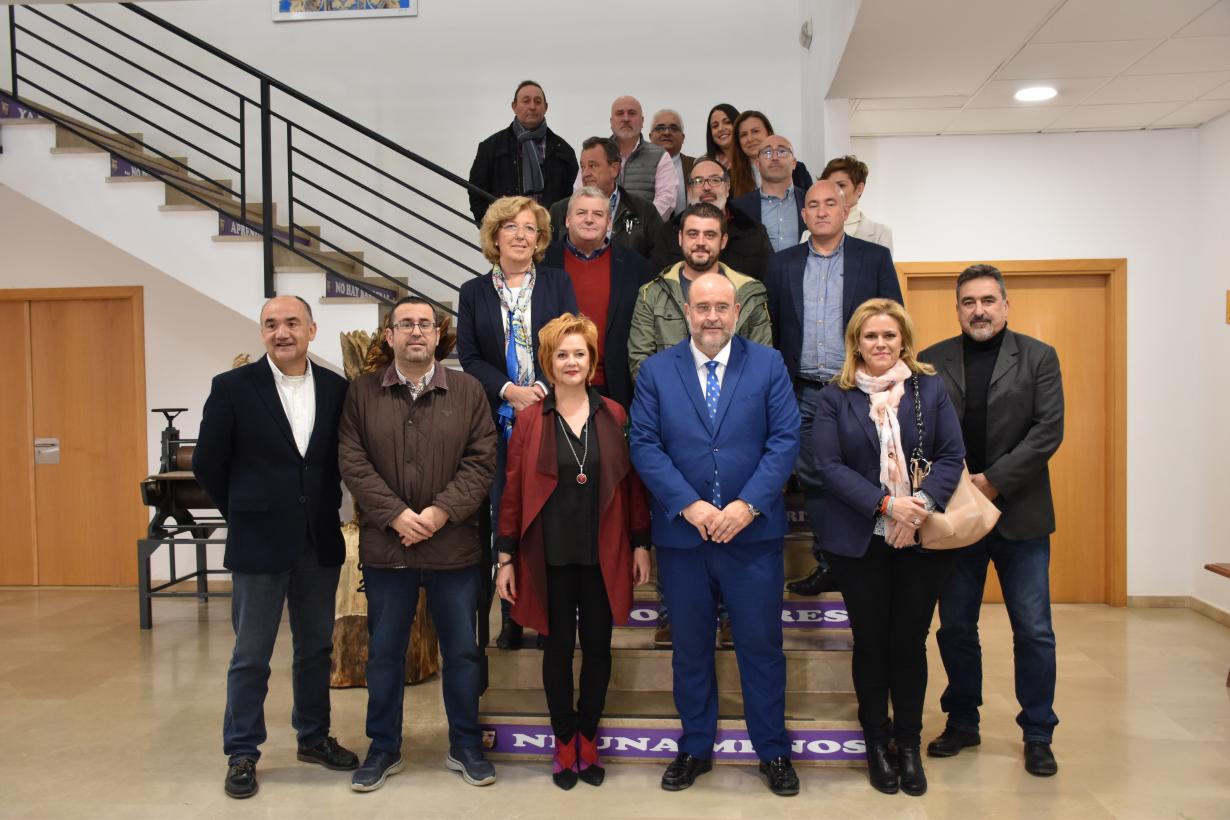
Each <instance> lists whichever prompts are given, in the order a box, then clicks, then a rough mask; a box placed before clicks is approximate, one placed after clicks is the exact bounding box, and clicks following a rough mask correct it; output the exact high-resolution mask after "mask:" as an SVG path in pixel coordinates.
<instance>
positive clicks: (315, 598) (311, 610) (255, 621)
mask: <svg viewBox="0 0 1230 820" xmlns="http://www.w3.org/2000/svg"><path fill="white" fill-rule="evenodd" d="M315 337H316V324H315V323H314V322H313V321H312V313H311V308H309V307H308V304H307V302H305V301H303V300H302V299H300V298H299V297H297V296H278V297H275V298H273V299H270V300H269V301H268V302H266V303H265V306H264V308H262V309H261V338H262V339H263V340H264V342H265V350H266V355H265V356H262V357H261V358H260V359H258V360H257V361H255V362H253V363H252V364H249V365H246V366H244V367H241V368H238V369H236V370H231V371H229V372H227V373H223V374H221V375H219V376H216V377H215V378H214V381H213V386H212V388H211V389H210V391H209V398H208V399H207V400H206V401H205V409H204V412H203V414H202V418H201V428H200V432H199V433H198V438H197V446H196V450H195V452H194V453H193V457H192V469H193V471H194V472H195V473H196V477H197V479H198V480H199V481H200V482H201V486H202V487H204V488H205V492H207V493H208V494H209V497H210V498H211V499H212V500H213V502H214V504H215V505H217V507H218V510H219V511H220V512H221V513H222V515H223V517H224V518H225V519H226V525H227V530H226V554H225V557H224V559H223V565H224V566H225V567H226V568H227V569H229V570H230V571H231V583H232V596H233V597H232V598H231V622H232V624H233V626H234V629H235V650H234V652H233V654H232V655H231V665H230V669H229V670H228V671H227V673H226V716H225V719H224V720H223V723H222V740H223V744H222V749H223V751H224V752H225V753H226V755H227V757H228V761H229V762H228V769H227V774H226V781H225V784H224V787H225V789H226V793H227V794H228V795H230V796H231V797H236V798H243V797H251V796H252V795H254V794H256V790H257V782H256V761H257V760H258V759H259V758H260V745H261V744H262V743H264V742H265V695H266V693H267V692H268V690H269V659H270V657H271V656H272V655H273V644H274V641H275V639H276V638H277V635H278V627H279V626H280V625H281V622H282V608H283V606H284V605H286V606H288V608H289V610H290V622H291V624H292V625H293V629H292V631H291V638H292V640H293V642H294V650H295V651H294V665H293V667H292V672H291V674H292V676H293V678H294V693H295V702H294V709H293V710H292V712H291V723H292V724H294V727H295V729H296V731H297V733H298V736H299V759H300V760H302V761H304V762H307V763H318V764H320V765H322V766H324V767H325V768H328V769H336V770H348V769H354V768H357V767H358V765H359V760H358V758H357V757H356V756H355V755H354V753H353V752H350V751H347V750H346V749H343V748H342V747H341V746H339V745H338V743H337V741H336V740H334V739H333V738H331V737H329V665H330V655H331V653H332V651H333V607H334V596H335V595H336V593H337V579H338V574H339V572H340V568H341V564H342V560H343V559H344V558H345V556H346V547H345V544H344V542H343V540H342V531H341V522H340V520H339V518H338V507H340V506H341V503H342V490H341V474H340V472H339V470H338V463H337V428H338V422H339V420H340V418H341V414H342V404H343V402H344V401H345V398H346V387H347V385H346V380H345V379H344V378H342V377H341V376H339V375H337V374H336V373H333V372H331V371H329V370H326V369H324V368H323V367H313V366H312V364H311V362H309V361H308V356H307V350H308V343H309V342H310V341H311V340H312V339H314V338H315Z"/></svg>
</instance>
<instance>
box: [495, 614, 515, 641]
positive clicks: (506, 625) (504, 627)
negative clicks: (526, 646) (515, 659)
mask: <svg viewBox="0 0 1230 820" xmlns="http://www.w3.org/2000/svg"><path fill="white" fill-rule="evenodd" d="M495 645H496V646H497V647H499V648H500V649H520V648H521V624H519V623H517V622H516V621H514V620H513V619H512V618H511V617H509V616H508V615H504V616H502V617H501V619H500V636H499V637H498V638H496V639H495Z"/></svg>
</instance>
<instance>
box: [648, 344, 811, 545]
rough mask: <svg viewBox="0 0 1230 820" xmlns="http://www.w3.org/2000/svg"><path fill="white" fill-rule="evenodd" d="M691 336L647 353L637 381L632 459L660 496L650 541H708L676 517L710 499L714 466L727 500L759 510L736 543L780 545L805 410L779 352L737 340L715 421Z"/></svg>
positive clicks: (655, 504)
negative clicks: (787, 490) (786, 490)
mask: <svg viewBox="0 0 1230 820" xmlns="http://www.w3.org/2000/svg"><path fill="white" fill-rule="evenodd" d="M690 341H691V340H690V339H684V340H683V341H682V342H680V343H679V344H677V345H675V346H674V347H672V348H669V349H667V350H663V351H662V352H661V353H657V354H655V355H653V356H650V357H649V358H648V359H646V360H645V362H644V363H643V364H642V365H641V368H640V370H639V371H638V373H637V377H636V397H635V398H634V399H633V400H632V413H631V418H632V426H631V428H630V430H629V432H628V443H629V449H630V451H631V453H632V465H633V466H634V467H635V468H636V471H637V473H638V474H639V475H640V477H641V480H642V481H643V482H644V483H645V486H646V487H647V488H648V489H649V493H650V495H652V496H653V504H652V505H651V510H652V515H653V543H654V544H655V545H656V546H658V547H667V548H669V547H674V548H683V549H688V548H692V547H697V546H699V545H700V544H701V543H703V539H702V538H701V537H700V533H699V532H698V531H697V529H696V528H695V527H694V526H692V525H691V524H689V523H688V522H687V520H685V519H684V518H683V517H682V516H680V515H679V513H680V512H681V511H682V510H683V508H684V507H686V506H688V505H689V504H691V503H692V502H694V501H698V500H701V499H703V500H705V501H708V500H710V498H711V497H712V495H711V493H712V485H713V474H714V469H715V468H716V469H717V473H718V476H719V478H720V480H721V482H722V501H723V503H724V504H729V503H730V502H731V501H734V500H735V499H737V498H741V499H743V500H744V501H746V502H747V503H749V504H751V505H752V506H754V507H756V508H757V509H758V510H760V511H761V515H760V516H758V517H757V518H756V519H755V520H754V521H752V523H750V524H748V525H747V527H745V528H744V529H743V531H742V532H740V533H739V534H738V535H737V536H736V537H735V539H734V542H733V543H736V544H739V543H753V542H766V541H773V540H776V541H778V547H779V548H780V543H781V539H782V537H783V536H784V535H785V534H786V531H787V524H786V507H785V503H784V501H783V499H784V496H783V495H782V488H783V487H784V486H785V485H786V480H787V479H788V478H789V477H790V472H791V470H793V469H794V463H795V460H796V459H797V458H798V453H799V422H800V419H799V407H798V403H797V402H796V401H795V398H794V389H793V387H792V386H791V384H790V378H789V377H788V376H787V375H786V368H785V366H784V365H783V364H782V357H781V356H779V355H778V354H777V351H775V350H773V349H772V348H768V347H764V346H763V345H758V344H756V343H755V342H749V341H748V340H747V339H744V338H743V337H742V336H735V337H733V338H732V339H731V341H730V345H731V349H730V360H729V362H728V363H727V366H726V373H725V375H724V376H723V378H722V392H721V396H720V397H719V399H718V410H717V418H716V420H715V421H710V420H709V411H708V409H707V408H706V406H705V398H704V396H703V395H702V394H701V390H700V380H699V378H698V376H697V374H696V365H695V362H694V360H693V359H692V351H691V348H690V344H689V343H690Z"/></svg>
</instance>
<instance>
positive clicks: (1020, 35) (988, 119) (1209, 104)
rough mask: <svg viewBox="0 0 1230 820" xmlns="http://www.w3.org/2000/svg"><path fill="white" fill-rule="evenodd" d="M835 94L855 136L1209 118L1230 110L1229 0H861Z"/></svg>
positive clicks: (1133, 125)
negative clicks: (1022, 97) (1028, 95)
mask: <svg viewBox="0 0 1230 820" xmlns="http://www.w3.org/2000/svg"><path fill="white" fill-rule="evenodd" d="M1030 85H1051V86H1054V87H1055V89H1056V90H1057V91H1058V92H1059V94H1058V95H1057V96H1056V97H1055V98H1053V99H1051V100H1048V101H1046V102H1040V103H1020V102H1017V101H1016V100H1014V99H1013V97H1012V95H1013V93H1014V92H1016V91H1017V90H1018V89H1020V88H1023V87H1025V86H1030ZM828 97H829V98H830V99H839V98H848V99H849V100H850V135H851V136H856V137H857V136H881V135H892V134H987V133H1012V132H1016V133H1033V132H1062V131H1105V130H1131V129H1141V128H1184V127H1191V126H1196V125H1201V124H1202V123H1205V122H1208V121H1210V120H1213V119H1216V118H1217V117H1220V116H1222V115H1223V114H1226V113H1227V112H1230V0H927V2H918V0H862V4H861V6H860V8H859V12H858V18H857V19H856V20H855V23H854V28H853V31H852V32H851V34H850V38H849V40H848V41H847V44H846V49H845V52H844V53H843V55H842V59H841V62H840V64H839V66H838V68H837V73H836V76H835V77H834V79H833V83H832V86H831V87H830V89H829V93H828Z"/></svg>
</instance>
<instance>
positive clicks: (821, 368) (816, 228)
mask: <svg viewBox="0 0 1230 820" xmlns="http://www.w3.org/2000/svg"><path fill="white" fill-rule="evenodd" d="M849 212H850V208H849V205H848V204H847V203H846V201H845V194H844V193H843V192H842V190H841V189H840V188H839V187H837V184H836V183H834V182H832V181H830V180H821V181H819V182H817V183H816V184H814V185H812V186H811V188H809V189H808V190H807V195H806V197H804V201H803V221H804V222H805V223H806V224H807V229H808V231H810V232H811V236H810V238H809V239H808V241H807V242H804V243H803V244H801V245H795V246H794V247H792V248H787V249H786V250H784V251H782V252H780V253H775V254H774V255H773V256H772V258H770V259H769V267H768V269H767V270H766V272H765V278H764V286H765V289H766V290H767V291H768V293H769V321H770V323H771V324H772V326H773V346H774V347H776V348H777V349H778V350H780V351H781V354H782V358H783V359H785V361H786V369H787V370H789V371H790V377H791V378H792V379H794V391H795V396H796V397H797V398H798V402H799V413H800V414H801V415H802V419H803V428H802V433H801V435H802V446H801V452H800V453H799V464H798V476H799V483H800V484H801V485H802V486H803V498H804V503H805V504H806V507H807V520H808V523H809V524H810V525H811V529H812V532H813V533H814V534H815V541H814V542H813V544H812V554H813V555H815V557H816V568H815V570H813V571H812V573H811V574H810V575H808V576H807V577H806V578H801V579H799V580H797V581H791V582H790V583H789V584H787V585H786V588H787V589H789V590H790V591H791V592H794V593H796V594H799V595H819V594H820V593H821V592H825V591H828V590H831V589H836V587H835V586H834V584H833V582H832V579H831V577H830V573H829V569H828V565H827V564H826V563H825V561H824V558H823V556H822V555H821V553H820V548H819V546H817V545H818V544H819V533H820V530H821V528H822V527H823V523H822V522H821V521H820V515H821V512H820V508H821V504H820V494H821V481H820V477H819V475H818V474H817V471H816V460H815V458H814V457H813V456H812V453H811V427H812V420H813V419H814V418H815V416H816V403H817V402H818V401H819V397H820V390H821V388H823V387H824V385H825V384H827V383H828V382H829V381H830V380H831V379H832V378H833V377H834V376H836V375H837V374H838V373H839V372H840V371H841V366H842V362H843V360H844V358H845V341H844V339H843V334H844V333H845V329H846V324H847V323H848V322H849V321H850V316H851V314H853V313H854V309H855V308H857V307H858V306H859V305H861V304H862V303H863V302H866V301H867V300H868V299H892V300H894V301H896V302H901V285H900V284H899V283H898V281H897V269H896V268H894V267H893V255H892V252H890V251H889V250H888V248H886V247H884V246H883V245H876V244H874V243H872V242H865V241H863V240H862V239H857V238H855V237H853V236H849V235H848V234H846V232H845V225H846V216H847V215H848V214H849Z"/></svg>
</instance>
